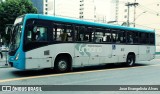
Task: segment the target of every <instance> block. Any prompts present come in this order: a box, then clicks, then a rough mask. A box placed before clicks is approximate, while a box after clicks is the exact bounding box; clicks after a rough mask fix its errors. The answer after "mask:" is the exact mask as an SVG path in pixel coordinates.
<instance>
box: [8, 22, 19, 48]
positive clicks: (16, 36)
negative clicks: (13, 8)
mask: <svg viewBox="0 0 160 94" xmlns="http://www.w3.org/2000/svg"><path fill="white" fill-rule="evenodd" d="M21 32H22V24H17V25H15V26H14V27H13V34H12V37H11V47H10V50H11V51H15V50H16V49H17V48H18V47H19V45H20V38H21Z"/></svg>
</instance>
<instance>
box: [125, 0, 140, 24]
mask: <svg viewBox="0 0 160 94" xmlns="http://www.w3.org/2000/svg"><path fill="white" fill-rule="evenodd" d="M138 5H139V3H136V0H135V2H134V3H130V2H128V3H126V6H127V7H128V17H127V25H128V27H129V26H130V22H129V16H130V7H132V6H134V27H135V14H136V9H135V8H136V6H138Z"/></svg>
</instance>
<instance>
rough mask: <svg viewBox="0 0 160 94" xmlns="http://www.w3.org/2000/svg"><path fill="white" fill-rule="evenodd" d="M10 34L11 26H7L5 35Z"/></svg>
mask: <svg viewBox="0 0 160 94" xmlns="http://www.w3.org/2000/svg"><path fill="white" fill-rule="evenodd" d="M11 32H12V24H7V25H6V28H5V34H10V33H11Z"/></svg>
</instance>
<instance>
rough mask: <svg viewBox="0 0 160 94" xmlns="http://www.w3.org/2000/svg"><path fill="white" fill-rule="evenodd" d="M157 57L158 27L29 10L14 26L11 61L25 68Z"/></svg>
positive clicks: (64, 67)
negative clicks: (45, 13)
mask: <svg viewBox="0 0 160 94" xmlns="http://www.w3.org/2000/svg"><path fill="white" fill-rule="evenodd" d="M154 57H155V31H154V30H146V29H139V28H132V27H125V26H118V25H110V24H105V23H97V22H89V21H84V20H79V19H72V18H65V17H57V16H47V15H41V14H25V15H22V16H20V17H17V18H16V20H15V22H14V25H13V30H12V36H11V45H10V51H9V64H10V65H11V66H12V67H15V68H17V69H21V70H28V69H43V68H54V69H55V70H56V71H57V72H66V71H70V70H72V69H73V68H76V67H85V66H93V65H103V64H104V65H105V64H108V63H123V64H124V65H126V66H134V64H135V62H138V61H148V60H152V59H154Z"/></svg>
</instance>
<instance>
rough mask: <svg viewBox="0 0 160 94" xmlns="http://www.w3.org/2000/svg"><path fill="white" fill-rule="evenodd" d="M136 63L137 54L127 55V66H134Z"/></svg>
mask: <svg viewBox="0 0 160 94" xmlns="http://www.w3.org/2000/svg"><path fill="white" fill-rule="evenodd" d="M134 64H135V56H134V55H132V54H129V55H128V56H127V60H126V63H125V65H126V66H127V67H132V66H134Z"/></svg>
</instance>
